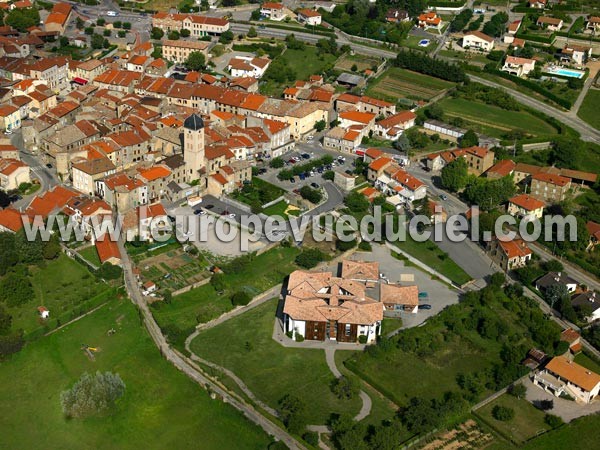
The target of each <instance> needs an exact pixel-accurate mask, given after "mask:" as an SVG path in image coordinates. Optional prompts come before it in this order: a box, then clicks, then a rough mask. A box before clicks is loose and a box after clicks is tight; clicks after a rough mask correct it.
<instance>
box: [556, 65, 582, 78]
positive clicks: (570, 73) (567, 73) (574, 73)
mask: <svg viewBox="0 0 600 450" xmlns="http://www.w3.org/2000/svg"><path fill="white" fill-rule="evenodd" d="M548 73H551V74H554V75H561V76H563V77H570V78H583V76H584V75H585V72H582V71H581V70H572V69H563V68H560V67H552V68H550V69H548Z"/></svg>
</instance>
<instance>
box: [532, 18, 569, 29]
mask: <svg viewBox="0 0 600 450" xmlns="http://www.w3.org/2000/svg"><path fill="white" fill-rule="evenodd" d="M536 24H537V26H538V27H542V28H545V29H546V30H548V31H560V30H561V29H562V27H563V21H562V19H557V18H555V17H548V16H540V17H538V19H537V22H536Z"/></svg>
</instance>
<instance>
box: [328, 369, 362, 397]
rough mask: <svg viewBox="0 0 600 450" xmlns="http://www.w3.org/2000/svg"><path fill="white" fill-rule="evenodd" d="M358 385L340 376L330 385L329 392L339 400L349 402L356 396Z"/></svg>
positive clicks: (352, 379) (352, 380) (350, 379)
mask: <svg viewBox="0 0 600 450" xmlns="http://www.w3.org/2000/svg"><path fill="white" fill-rule="evenodd" d="M359 390H360V389H359V386H358V383H357V382H356V380H355V379H354V378H348V377H346V376H344V375H342V376H341V377H339V378H336V379H335V380H334V381H333V383H331V392H333V393H334V394H335V396H336V397H337V398H339V399H340V400H351V399H353V398H354V397H356V396H357V395H358V392H359Z"/></svg>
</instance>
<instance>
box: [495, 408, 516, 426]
mask: <svg viewBox="0 0 600 450" xmlns="http://www.w3.org/2000/svg"><path fill="white" fill-rule="evenodd" d="M492 416H493V417H494V419H496V420H500V421H502V422H508V421H510V420H512V419H513V418H514V417H515V411H514V409H512V408H507V407H506V406H500V405H496V406H494V408H493V409H492Z"/></svg>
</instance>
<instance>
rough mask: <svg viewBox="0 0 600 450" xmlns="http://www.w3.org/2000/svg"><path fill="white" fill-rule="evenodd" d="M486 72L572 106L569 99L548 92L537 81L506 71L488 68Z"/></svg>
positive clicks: (564, 104) (559, 102)
mask: <svg viewBox="0 0 600 450" xmlns="http://www.w3.org/2000/svg"><path fill="white" fill-rule="evenodd" d="M487 72H488V73H491V74H494V75H497V76H499V77H502V78H505V79H507V80H510V81H512V82H513V83H516V84H519V85H521V86H523V87H526V88H528V89H531V90H532V91H535V92H537V93H538V94H541V95H543V96H544V97H546V98H547V99H549V100H552V101H553V102H554V103H556V104H558V105H560V106H562V107H563V108H565V109H571V107H572V106H573V104H572V103H571V102H570V101H569V100H566V99H564V98H562V97H559V96H558V95H556V94H554V93H552V92H550V91H549V90H547V89H546V88H544V87H543V86H540V84H539V83H536V82H535V81H530V80H526V79H523V78H519V77H515V76H514V75H510V74H508V73H506V72H503V71H501V70H488V71H487Z"/></svg>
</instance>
